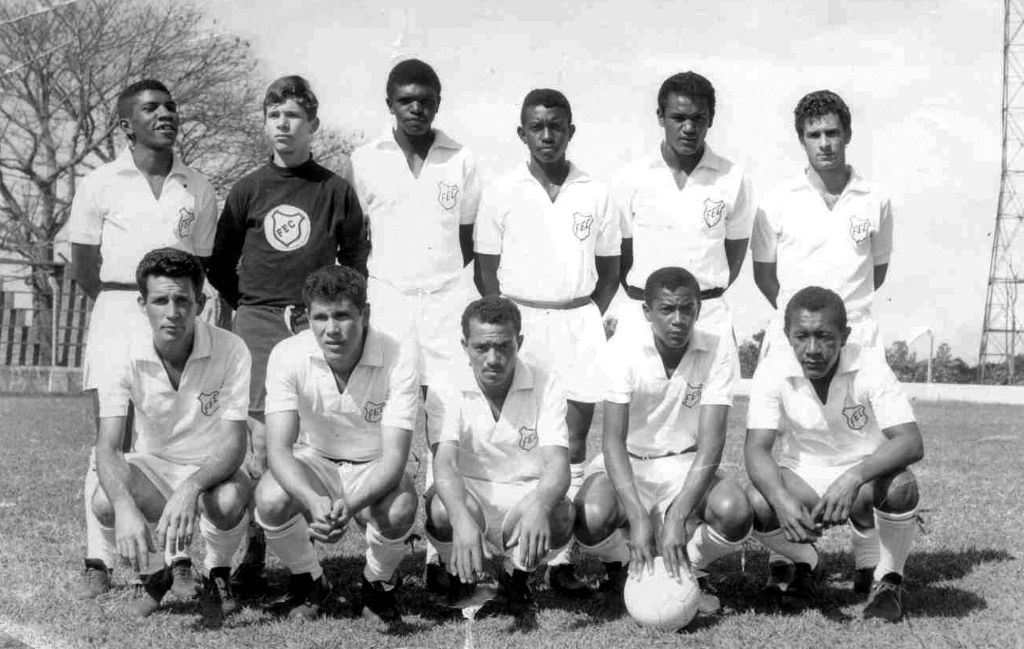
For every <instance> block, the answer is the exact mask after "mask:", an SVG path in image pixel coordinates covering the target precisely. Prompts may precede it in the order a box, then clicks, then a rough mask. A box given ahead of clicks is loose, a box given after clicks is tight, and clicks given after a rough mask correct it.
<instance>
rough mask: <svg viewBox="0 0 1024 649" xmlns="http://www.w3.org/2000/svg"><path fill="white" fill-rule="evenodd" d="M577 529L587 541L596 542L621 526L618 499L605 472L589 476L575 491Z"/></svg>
mask: <svg viewBox="0 0 1024 649" xmlns="http://www.w3.org/2000/svg"><path fill="white" fill-rule="evenodd" d="M575 509H576V516H575V519H576V520H575V525H574V527H575V532H576V538H577V539H579V541H580V543H583V544H584V545H595V544H597V543H600V542H601V541H603V540H604V539H606V538H608V537H609V536H610V535H611V534H612V532H614V531H615V529H616V528H617V527H618V524H617V523H619V521H618V520H617V518H619V516H618V513H619V500H618V498H617V497H616V496H615V490H614V489H613V488H612V486H611V481H610V480H609V479H608V476H607V475H606V474H604V473H598V474H595V475H592V476H590V477H589V478H587V481H586V482H584V483H583V486H582V487H581V488H580V491H579V493H578V494H576V507H575Z"/></svg>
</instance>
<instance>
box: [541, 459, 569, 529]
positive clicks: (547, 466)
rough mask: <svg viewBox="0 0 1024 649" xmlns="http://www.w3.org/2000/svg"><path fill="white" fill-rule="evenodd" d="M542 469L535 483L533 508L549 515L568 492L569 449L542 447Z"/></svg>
mask: <svg viewBox="0 0 1024 649" xmlns="http://www.w3.org/2000/svg"><path fill="white" fill-rule="evenodd" d="M540 452H541V456H542V457H543V458H544V468H543V469H542V473H541V476H540V480H539V481H538V483H537V491H536V492H535V494H536V495H535V496H534V499H535V502H534V504H535V506H536V507H537V508H539V510H540V511H543V512H544V513H545V514H550V513H551V512H552V511H553V510H554V509H555V507H556V506H557V505H558V503H560V502H562V500H563V499H565V494H566V493H568V491H569V480H570V478H569V449H567V448H565V447H562V446H542V447H540Z"/></svg>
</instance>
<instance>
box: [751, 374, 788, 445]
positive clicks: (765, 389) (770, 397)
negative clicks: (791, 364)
mask: <svg viewBox="0 0 1024 649" xmlns="http://www.w3.org/2000/svg"><path fill="white" fill-rule="evenodd" d="M774 365H775V363H772V362H771V361H770V360H769V359H768V358H766V359H765V360H764V361H763V362H761V363H760V364H759V365H758V366H757V369H756V370H754V379H753V381H751V383H750V403H749V405H748V406H747V428H748V429H757V428H761V429H766V430H779V426H780V425H781V424H782V400H781V398H780V395H779V384H780V382H781V381H784V380H785V379H784V378H781V375H780V374H779V372H778V371H777V370H775V369H774V367H773V366H774Z"/></svg>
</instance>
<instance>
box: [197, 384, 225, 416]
mask: <svg viewBox="0 0 1024 649" xmlns="http://www.w3.org/2000/svg"><path fill="white" fill-rule="evenodd" d="M219 397H220V390H214V391H213V392H209V393H207V392H200V393H199V396H198V397H196V398H197V399H199V409H200V410H202V411H203V414H204V415H206V416H207V417H209V416H211V415H212V414H213V413H215V412H217V408H220V401H219V400H218V399H219Z"/></svg>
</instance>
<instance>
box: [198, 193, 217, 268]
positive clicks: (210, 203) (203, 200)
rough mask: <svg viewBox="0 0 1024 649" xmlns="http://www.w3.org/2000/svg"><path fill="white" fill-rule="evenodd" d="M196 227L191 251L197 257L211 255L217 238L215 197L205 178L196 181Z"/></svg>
mask: <svg viewBox="0 0 1024 649" xmlns="http://www.w3.org/2000/svg"><path fill="white" fill-rule="evenodd" d="M195 184H196V227H195V228H193V230H192V250H194V251H195V254H196V256H197V257H209V256H210V255H212V254H213V245H214V240H215V239H216V237H217V196H216V195H215V194H214V191H213V185H211V184H210V182H209V181H208V180H206V179H205V178H202V177H199V178H197V179H196V182H195Z"/></svg>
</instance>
